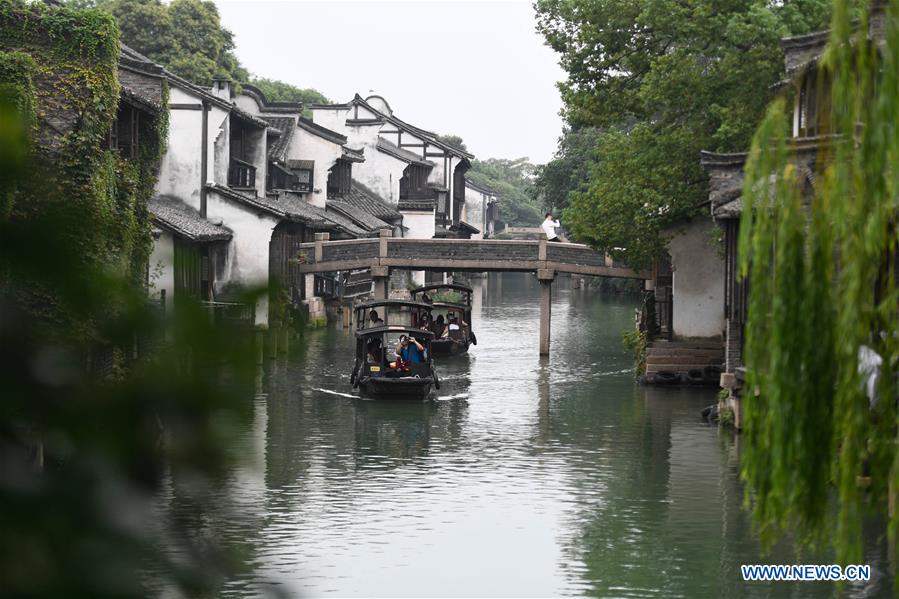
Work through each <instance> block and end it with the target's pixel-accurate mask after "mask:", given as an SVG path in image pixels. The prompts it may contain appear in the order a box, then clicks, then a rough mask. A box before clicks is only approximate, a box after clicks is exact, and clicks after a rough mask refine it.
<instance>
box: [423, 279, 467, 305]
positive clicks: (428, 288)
mask: <svg viewBox="0 0 899 599" xmlns="http://www.w3.org/2000/svg"><path fill="white" fill-rule="evenodd" d="M428 292H433V297H431V298H430V300H431V301H430V302H428V303H430V304H435V305H436V304H447V305H448V304H456V305H465V306H470V305H471V296H472V293H473V292H474V291H473V290H472V288H471V287H469V286H468V285H460V284H458V283H436V284H434V285H425V286H424V287H416V288H415V289H413V290H412V291H411V293H412V297H413V299H419V298H420V297H421V298H423V296H424V295H425V294H427V293H428ZM456 293H458V294H459V295H461V300H462V301H458V302H457V301H454V299H455V298H454V297H452V296H453V295H454V294H456ZM447 296H449V297H447Z"/></svg>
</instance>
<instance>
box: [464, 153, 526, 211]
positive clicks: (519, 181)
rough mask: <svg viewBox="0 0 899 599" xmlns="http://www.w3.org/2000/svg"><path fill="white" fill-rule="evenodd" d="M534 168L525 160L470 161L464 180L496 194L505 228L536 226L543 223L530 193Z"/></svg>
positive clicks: (493, 159) (490, 159) (494, 159)
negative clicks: (510, 226) (508, 226)
mask: <svg viewBox="0 0 899 599" xmlns="http://www.w3.org/2000/svg"><path fill="white" fill-rule="evenodd" d="M535 170H536V166H534V165H533V164H531V163H530V162H529V161H528V159H527V158H516V159H514V160H509V159H505V158H488V159H487V160H474V161H472V164H471V170H470V171H468V173H467V174H466V176H467V177H468V178H469V179H471V180H472V181H474V182H475V183H476V184H478V185H483V186H485V187H487V188H489V189H492V190H493V191H495V192H496V194H497V196H498V197H499V214H500V218H501V219H502V220H503V222H505V223H506V224H507V225H513V226H536V225H538V224H540V221H542V220H543V215H542V214H541V210H540V205H539V203H538V202H537V200H536V193H535V191H534V171H535Z"/></svg>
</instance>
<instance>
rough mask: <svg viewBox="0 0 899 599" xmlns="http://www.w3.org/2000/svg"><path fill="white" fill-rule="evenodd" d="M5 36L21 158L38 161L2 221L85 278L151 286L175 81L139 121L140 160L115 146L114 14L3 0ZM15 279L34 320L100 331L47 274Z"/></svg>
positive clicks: (2, 65) (3, 79)
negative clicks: (70, 262)
mask: <svg viewBox="0 0 899 599" xmlns="http://www.w3.org/2000/svg"><path fill="white" fill-rule="evenodd" d="M0 39H3V40H4V50H3V51H0V96H2V97H3V98H4V101H5V102H6V103H13V104H14V105H15V106H16V107H17V109H18V112H19V113H20V114H24V115H26V118H25V119H24V120H23V121H20V122H24V123H26V130H25V131H23V135H27V137H28V138H29V140H28V141H29V143H28V144H27V145H26V147H27V148H28V149H27V152H26V154H27V155H25V156H21V157H20V158H21V160H23V161H27V162H30V164H28V168H27V169H26V170H25V172H26V176H25V177H24V178H21V179H19V180H18V181H17V183H16V187H15V189H10V188H8V187H6V188H5V189H4V193H2V194H0V200H2V202H3V203H2V205H0V209H2V212H0V217H2V218H4V219H8V222H9V223H10V224H15V225H16V228H17V229H20V230H28V231H29V234H30V235H31V236H38V237H44V236H46V240H47V244H46V247H47V251H54V252H66V253H67V254H69V255H68V256H67V258H72V257H74V258H75V259H76V263H77V264H78V265H79V267H81V268H83V269H84V272H85V273H88V272H96V271H98V270H99V271H101V272H107V273H109V274H110V275H111V276H112V277H113V278H116V277H123V276H124V277H125V278H127V279H128V280H130V282H131V283H132V284H136V285H139V284H143V282H144V279H145V277H146V269H147V261H148V257H149V253H150V249H151V245H152V239H151V234H150V231H151V229H150V217H149V214H148V211H147V201H148V200H149V198H150V196H151V195H152V193H153V188H154V186H155V182H156V174H157V171H158V164H159V160H160V158H161V155H162V152H163V151H164V147H165V138H166V132H167V124H168V119H167V116H168V110H167V106H166V104H167V101H166V100H167V89H166V87H165V84H164V83H161V85H162V86H163V93H162V98H163V101H162V104H161V105H160V106H158V107H152V106H151V108H156V110H152V112H153V113H155V114H153V115H152V117H151V118H144V119H141V124H140V131H139V133H140V150H139V155H138V157H137V158H136V159H135V160H126V159H124V158H123V157H122V156H121V155H120V154H119V153H118V152H116V151H113V150H109V149H108V144H107V142H106V138H107V134H108V132H109V131H110V127H111V126H112V124H113V121H114V119H115V118H116V115H117V111H118V107H119V100H120V93H121V90H120V87H119V82H118V78H117V67H118V59H119V52H120V46H119V33H118V29H117V27H116V24H115V21H114V20H113V18H112V17H111V16H110V15H109V14H107V13H104V12H101V11H98V10H75V9H70V8H66V7H48V6H46V5H44V4H43V3H26V2H24V1H22V0H0ZM0 185H3V182H2V181H0ZM51 248H52V249H51ZM13 274H14V275H16V276H12V277H8V280H16V281H19V282H20V283H19V284H18V285H17V289H15V290H14V292H15V294H16V295H17V296H18V297H20V299H21V300H22V301H25V302H27V303H28V305H29V308H30V309H31V311H32V312H37V313H38V314H41V315H42V317H44V318H45V319H46V320H47V322H48V323H51V324H57V325H71V326H68V327H67V328H66V333H68V334H74V335H75V336H76V337H81V338H83V337H84V336H91V335H93V331H92V326H91V323H90V322H84V319H83V318H81V319H79V318H75V317H74V316H73V312H72V310H71V308H72V306H67V305H63V303H62V302H61V300H60V299H59V297H58V294H56V293H54V292H53V291H51V290H50V288H49V286H46V285H43V284H42V276H41V273H28V272H21V273H13ZM22 281H24V284H22V283H21V282H22ZM104 309H115V306H106V307H104Z"/></svg>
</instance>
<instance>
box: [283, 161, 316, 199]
mask: <svg viewBox="0 0 899 599" xmlns="http://www.w3.org/2000/svg"><path fill="white" fill-rule="evenodd" d="M314 166H315V162H314V161H312V160H288V161H287V168H288V169H289V170H290V172H291V174H292V175H293V177H294V179H293V182H292V184H291V186H290V189H292V190H294V191H300V192H303V193H310V192H311V191H312V187H313V184H314V179H313V176H312V172H313V170H314Z"/></svg>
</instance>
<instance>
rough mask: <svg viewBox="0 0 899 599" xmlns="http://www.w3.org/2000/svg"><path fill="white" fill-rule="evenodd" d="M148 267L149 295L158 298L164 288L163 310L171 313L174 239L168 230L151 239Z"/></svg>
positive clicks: (173, 290) (173, 294)
mask: <svg viewBox="0 0 899 599" xmlns="http://www.w3.org/2000/svg"><path fill="white" fill-rule="evenodd" d="M149 269H150V273H149V274H150V290H149V291H150V297H152V298H154V299H159V296H160V294H161V292H162V291H163V290H165V312H166V314H171V313H172V306H173V305H174V304H173V302H174V301H175V239H174V237H173V236H172V234H171V233H169V232H168V231H162V233H161V234H160V235H159V238H158V239H154V240H153V251H152V253H151V254H150V262H149Z"/></svg>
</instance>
